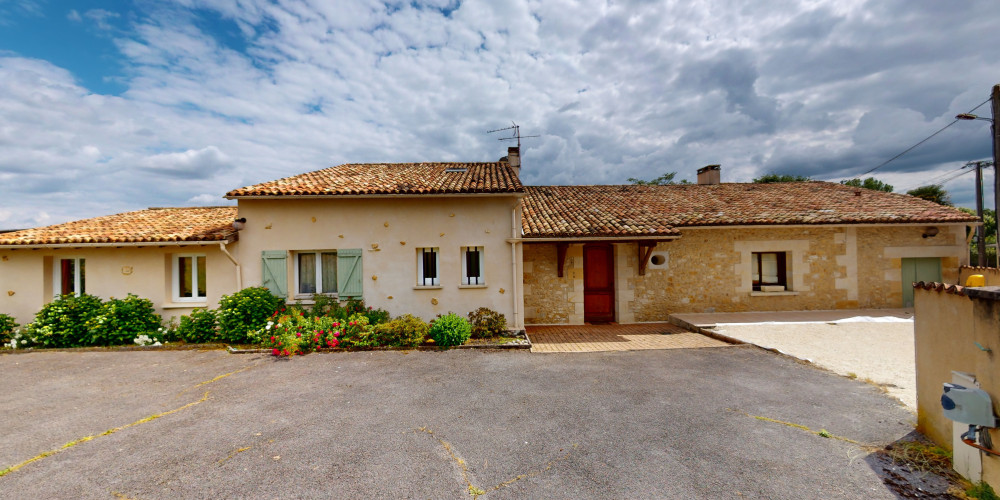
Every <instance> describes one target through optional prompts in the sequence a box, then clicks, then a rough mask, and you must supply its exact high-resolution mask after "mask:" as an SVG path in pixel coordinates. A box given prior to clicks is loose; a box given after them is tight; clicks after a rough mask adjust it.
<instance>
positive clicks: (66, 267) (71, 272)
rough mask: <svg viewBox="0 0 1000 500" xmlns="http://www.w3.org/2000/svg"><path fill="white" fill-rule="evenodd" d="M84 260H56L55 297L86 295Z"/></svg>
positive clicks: (85, 264) (85, 265) (85, 267)
mask: <svg viewBox="0 0 1000 500" xmlns="http://www.w3.org/2000/svg"><path fill="white" fill-rule="evenodd" d="M86 271H87V262H86V259H57V260H56V265H55V273H54V274H55V277H54V279H53V283H55V286H54V287H53V289H54V290H55V295H56V296H59V295H68V294H73V295H80V294H83V293H87V286H86V285H87V280H86Z"/></svg>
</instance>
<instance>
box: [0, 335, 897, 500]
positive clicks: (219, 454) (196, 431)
mask: <svg viewBox="0 0 1000 500" xmlns="http://www.w3.org/2000/svg"><path fill="white" fill-rule="evenodd" d="M0 374H3V380H4V390H3V391H0V414H2V419H0V429H3V431H2V432H3V434H2V435H3V437H2V438H0V439H2V443H3V444H2V446H0V469H3V468H7V467H10V466H14V465H15V464H23V465H22V466H20V467H19V468H17V469H16V470H13V471H10V472H8V473H7V474H6V475H4V476H2V477H0V497H3V498H113V497H115V496H119V497H128V498H178V497H184V498H222V497H227V498H228V497H266V498H280V497H296V498H329V497H336V498H370V497H401V498H472V497H474V496H476V494H479V495H480V496H482V497H483V498H525V497H532V498H612V497H613V498H636V497H642V498H650V497H656V498H896V497H895V495H893V494H892V493H891V492H890V491H889V490H888V489H886V487H885V486H884V484H883V482H882V480H881V479H880V478H879V476H878V475H877V474H876V473H875V472H874V471H873V467H872V466H870V465H869V464H870V463H871V460H869V459H868V458H866V455H867V451H868V450H869V448H866V446H865V445H868V444H876V445H877V444H886V443H889V442H892V441H894V440H896V439H899V438H900V437H902V436H904V435H905V434H907V433H908V432H910V431H911V430H912V422H911V420H912V417H911V415H910V413H909V412H907V411H906V410H905V409H904V408H902V407H901V406H899V405H898V404H897V403H896V402H895V401H893V400H892V399H890V398H888V397H886V396H884V395H882V394H881V393H879V392H878V391H877V390H876V389H874V388H873V387H871V386H869V385H867V384H864V383H861V382H858V381H854V380H848V379H845V378H843V377H838V376H836V375H833V374H830V373H828V372H825V371H823V370H819V369H815V368H813V367H810V366H807V365H803V364H799V363H796V362H795V361H793V360H790V359H788V358H785V357H782V356H778V355H775V354H772V353H768V352H765V351H762V350H759V349H757V348H754V347H750V346H745V347H733V348H726V349H688V350H666V351H637V352H613V353H582V354H547V355H544V356H540V355H537V354H530V353H527V352H514V351H503V352H500V351H446V352H354V353H335V354H312V355H309V356H304V357H299V358H295V359H284V360H276V359H274V358H271V357H269V356H262V355H230V354H226V353H224V352H221V351H208V352H195V351H174V352H170V351H165V352H47V353H32V354H18V355H3V356H0ZM821 429H822V430H825V431H827V432H828V433H829V434H830V435H832V436H833V437H830V438H824V437H820V436H817V435H815V434H813V433H810V432H808V430H813V431H819V430H821ZM107 431H110V432H107ZM88 436H93V437H92V438H90V439H87V437H88ZM81 438H83V440H81ZM839 438H844V439H839ZM846 439H849V440H852V441H855V442H849V441H847V440H846ZM67 443H71V444H70V446H69V447H67V448H64V449H61V450H60V451H58V452H56V453H54V454H51V455H48V456H42V455H44V453H45V452H48V451H50V450H57V449H59V448H60V447H62V446H63V445H65V444H67ZM33 457H35V458H38V459H37V460H36V461H34V462H30V463H26V464H25V462H26V461H28V460H30V459H32V458H33Z"/></svg>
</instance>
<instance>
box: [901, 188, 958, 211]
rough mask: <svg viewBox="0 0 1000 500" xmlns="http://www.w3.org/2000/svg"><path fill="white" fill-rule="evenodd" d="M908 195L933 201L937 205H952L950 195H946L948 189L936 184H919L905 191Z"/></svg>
mask: <svg viewBox="0 0 1000 500" xmlns="http://www.w3.org/2000/svg"><path fill="white" fill-rule="evenodd" d="M906 194H908V195H910V196H916V197H917V198H921V199H924V200H927V201H933V202H934V203H937V204H939V205H944V206H948V207H950V206H952V204H951V196H949V195H948V191H945V189H944V188H943V187H941V186H940V185H938V184H931V185H929V186H920V187H918V188H916V189H911V190H909V191H907V192H906Z"/></svg>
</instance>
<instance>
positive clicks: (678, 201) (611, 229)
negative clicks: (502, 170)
mask: <svg viewBox="0 0 1000 500" xmlns="http://www.w3.org/2000/svg"><path fill="white" fill-rule="evenodd" d="M525 193H526V196H525V197H524V198H523V199H522V200H521V206H522V208H523V209H524V216H523V218H522V222H521V224H522V228H523V230H524V236H525V237H526V238H551V237H557V238H559V237H582V236H592V237H593V236H602V237H615V236H626V235H627V236H649V235H672V234H677V228H682V227H697V226H737V225H790V224H867V223H906V222H910V223H943V222H972V221H975V220H976V218H975V217H974V216H971V215H968V214H965V213H963V212H960V211H958V210H956V209H953V208H949V207H945V206H941V205H938V204H936V203H932V202H929V201H925V200H921V199H919V198H914V197H912V196H908V195H902V194H895V193H884V192H880V191H872V190H869V189H855V188H853V187H850V186H844V185H841V184H835V183H830V182H781V183H771V184H754V183H747V184H715V185H698V184H681V185H668V186H638V185H626V186H527V187H525ZM856 193H860V194H856Z"/></svg>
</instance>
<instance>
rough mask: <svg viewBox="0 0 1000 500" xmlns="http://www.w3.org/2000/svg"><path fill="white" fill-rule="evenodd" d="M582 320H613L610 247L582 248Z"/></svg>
mask: <svg viewBox="0 0 1000 500" xmlns="http://www.w3.org/2000/svg"><path fill="white" fill-rule="evenodd" d="M583 320H584V321H586V322H588V323H609V322H612V321H614V320H615V265H614V250H613V248H612V247H611V245H584V246H583Z"/></svg>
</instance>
